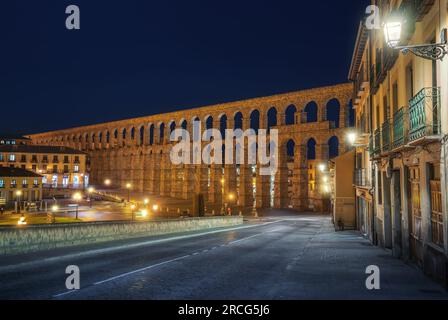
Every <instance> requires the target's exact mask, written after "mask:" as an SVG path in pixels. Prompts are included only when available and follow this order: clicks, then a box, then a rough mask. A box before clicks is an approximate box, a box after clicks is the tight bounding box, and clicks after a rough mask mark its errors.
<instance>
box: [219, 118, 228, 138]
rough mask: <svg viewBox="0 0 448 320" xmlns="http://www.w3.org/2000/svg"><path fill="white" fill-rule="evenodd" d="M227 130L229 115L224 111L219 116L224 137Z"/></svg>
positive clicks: (220, 128)
mask: <svg viewBox="0 0 448 320" xmlns="http://www.w3.org/2000/svg"><path fill="white" fill-rule="evenodd" d="M226 130H227V115H226V114H225V113H224V114H222V115H221V116H220V117H219V131H220V132H221V136H222V138H223V139H225V137H226Z"/></svg>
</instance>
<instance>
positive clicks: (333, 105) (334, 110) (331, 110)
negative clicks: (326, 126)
mask: <svg viewBox="0 0 448 320" xmlns="http://www.w3.org/2000/svg"><path fill="white" fill-rule="evenodd" d="M340 111H341V105H340V103H339V100H338V99H331V100H330V101H328V103H327V120H328V121H330V122H332V123H333V127H334V128H339V119H340Z"/></svg>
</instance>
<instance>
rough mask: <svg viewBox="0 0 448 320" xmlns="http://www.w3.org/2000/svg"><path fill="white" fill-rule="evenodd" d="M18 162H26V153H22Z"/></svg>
mask: <svg viewBox="0 0 448 320" xmlns="http://www.w3.org/2000/svg"><path fill="white" fill-rule="evenodd" d="M20 162H26V155H24V154H22V156H21V157H20Z"/></svg>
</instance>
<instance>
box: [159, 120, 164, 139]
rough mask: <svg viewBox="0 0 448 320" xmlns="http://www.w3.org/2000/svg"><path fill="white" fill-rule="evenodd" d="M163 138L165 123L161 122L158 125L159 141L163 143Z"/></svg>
mask: <svg viewBox="0 0 448 320" xmlns="http://www.w3.org/2000/svg"><path fill="white" fill-rule="evenodd" d="M164 139H165V124H164V123H163V122H162V123H161V124H160V125H159V143H160V144H163V141H164Z"/></svg>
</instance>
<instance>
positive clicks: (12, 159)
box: [9, 154, 16, 162]
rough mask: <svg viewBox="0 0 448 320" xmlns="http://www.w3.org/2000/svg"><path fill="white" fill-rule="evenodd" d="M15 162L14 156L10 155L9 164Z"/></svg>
mask: <svg viewBox="0 0 448 320" xmlns="http://www.w3.org/2000/svg"><path fill="white" fill-rule="evenodd" d="M15 161H16V155H15V154H10V155H9V162H15Z"/></svg>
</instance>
